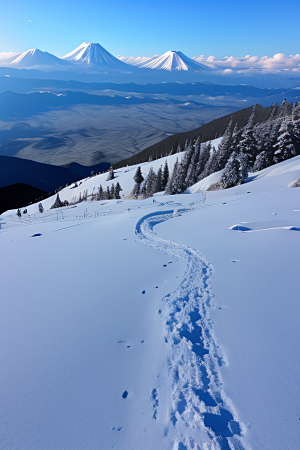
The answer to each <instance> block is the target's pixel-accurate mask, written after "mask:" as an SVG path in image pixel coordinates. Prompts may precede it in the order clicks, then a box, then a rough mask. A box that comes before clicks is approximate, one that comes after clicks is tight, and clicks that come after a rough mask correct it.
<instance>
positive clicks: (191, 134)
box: [113, 103, 292, 169]
mask: <svg viewBox="0 0 300 450" xmlns="http://www.w3.org/2000/svg"><path fill="white" fill-rule="evenodd" d="M252 108H253V107H252V106H251V107H249V108H246V109H242V110H240V111H237V112H234V113H232V114H228V115H226V116H223V117H220V118H219V119H215V120H213V121H211V122H209V123H206V124H204V125H202V126H201V127H199V128H196V129H195V130H191V131H187V132H185V133H177V134H174V135H173V136H170V137H168V138H166V139H164V140H163V141H160V142H158V143H157V144H154V145H151V146H150V147H148V148H146V149H145V150H143V151H141V152H140V153H138V154H136V155H134V156H131V157H130V158H127V159H125V160H123V161H120V162H118V163H117V164H114V165H113V166H114V168H116V169H117V168H119V167H124V166H126V165H132V164H140V163H142V162H145V161H148V160H149V158H151V159H156V158H160V156H161V155H163V156H165V155H168V154H169V153H170V152H173V153H175V152H176V151H177V148H178V146H180V147H181V149H184V146H185V143H186V140H189V141H195V140H196V139H197V138H198V137H200V142H207V141H211V140H213V139H216V138H219V137H221V136H223V134H224V133H225V131H226V128H227V127H228V124H229V122H230V121H231V120H232V121H233V123H234V124H237V127H238V129H241V128H242V127H244V126H245V125H246V124H247V122H248V120H249V117H250V115H251V113H252ZM272 109H273V107H272V106H269V107H263V106H261V105H259V104H257V105H255V113H254V124H257V123H262V122H265V121H267V120H268V119H269V117H270V115H271V112H272ZM291 110H292V105H291V104H286V103H285V104H284V105H283V107H277V108H276V112H275V115H274V117H279V116H281V115H285V114H290V113H291Z"/></svg>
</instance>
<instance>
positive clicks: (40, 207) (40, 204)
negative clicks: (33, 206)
mask: <svg viewBox="0 0 300 450" xmlns="http://www.w3.org/2000/svg"><path fill="white" fill-rule="evenodd" d="M39 212H40V213H43V212H44V207H43V205H42V203H39Z"/></svg>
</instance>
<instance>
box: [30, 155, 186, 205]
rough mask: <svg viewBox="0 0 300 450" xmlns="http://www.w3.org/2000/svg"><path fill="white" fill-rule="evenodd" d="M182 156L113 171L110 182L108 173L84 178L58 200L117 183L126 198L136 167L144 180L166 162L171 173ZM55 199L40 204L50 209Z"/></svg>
mask: <svg viewBox="0 0 300 450" xmlns="http://www.w3.org/2000/svg"><path fill="white" fill-rule="evenodd" d="M183 154H184V153H183V152H181V153H176V154H175V155H170V156H166V157H164V158H160V159H157V160H154V161H149V162H146V163H142V164H136V165H133V166H127V167H122V168H121V169H117V170H115V171H114V173H115V177H116V178H115V179H113V180H111V181H107V177H108V172H105V173H102V174H100V175H96V176H93V177H91V178H85V179H83V180H81V181H79V182H77V187H75V186H76V183H72V184H71V185H70V186H68V187H66V188H64V189H62V190H61V191H60V192H59V196H60V199H61V200H62V201H64V200H68V202H70V201H72V199H73V198H74V197H77V198H79V194H80V193H81V195H83V192H84V191H85V190H86V189H87V190H88V195H90V194H92V193H93V192H94V193H97V192H98V189H99V186H100V184H101V185H102V187H103V190H104V191H105V190H106V188H107V186H109V187H110V188H111V186H112V184H116V183H117V182H119V183H120V185H121V187H122V189H123V190H122V191H121V195H122V198H125V197H128V196H129V195H130V194H131V192H132V189H133V186H134V181H133V177H134V174H135V172H136V169H137V167H138V166H140V167H141V170H142V175H143V177H144V178H146V177H147V175H148V173H149V170H150V168H151V167H153V169H154V170H155V172H157V171H158V169H159V167H160V166H162V168H163V167H164V165H165V161H167V162H168V166H169V170H170V171H172V170H173V166H174V164H175V161H176V159H177V158H178V160H179V161H181V158H182V156H183ZM55 198H56V196H51V197H49V198H47V199H45V200H43V202H42V203H43V206H44V208H45V209H46V210H48V209H50V207H51V206H52V204H53V203H54V201H55ZM27 209H28V213H29V214H34V213H35V212H36V211H37V204H33V205H29V206H28V207H27Z"/></svg>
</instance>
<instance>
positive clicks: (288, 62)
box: [193, 53, 300, 73]
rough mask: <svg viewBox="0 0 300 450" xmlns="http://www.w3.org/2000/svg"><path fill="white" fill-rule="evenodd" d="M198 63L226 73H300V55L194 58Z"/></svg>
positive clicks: (202, 56) (277, 54) (201, 56)
mask: <svg viewBox="0 0 300 450" xmlns="http://www.w3.org/2000/svg"><path fill="white" fill-rule="evenodd" d="M193 59H195V60H196V61H198V62H200V63H202V64H206V65H208V66H209V67H211V68H213V69H219V70H221V71H223V72H224V73H232V72H238V73H244V72H257V71H259V72H263V73H279V72H289V71H292V72H298V71H299V72H300V54H298V53H297V54H296V55H289V56H285V55H284V54H283V53H276V54H275V55H274V56H270V57H269V56H263V57H261V58H259V57H258V56H250V55H246V56H243V57H241V58H235V57H234V56H224V57H223V58H221V59H216V58H215V57H214V56H209V57H208V58H205V57H204V55H200V56H199V57H194V58H193Z"/></svg>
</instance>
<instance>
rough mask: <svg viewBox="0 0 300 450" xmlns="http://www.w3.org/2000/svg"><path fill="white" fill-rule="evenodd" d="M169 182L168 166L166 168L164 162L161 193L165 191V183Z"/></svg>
mask: <svg viewBox="0 0 300 450" xmlns="http://www.w3.org/2000/svg"><path fill="white" fill-rule="evenodd" d="M168 180H169V166H168V161H167V160H166V161H165V166H164V172H163V179H162V191H164V190H165V189H166V186H167V183H168Z"/></svg>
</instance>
